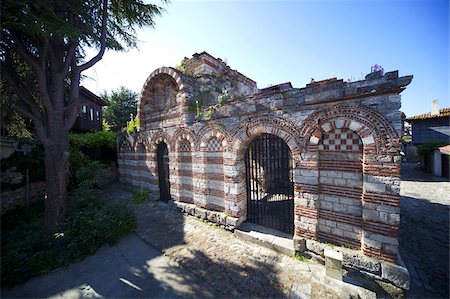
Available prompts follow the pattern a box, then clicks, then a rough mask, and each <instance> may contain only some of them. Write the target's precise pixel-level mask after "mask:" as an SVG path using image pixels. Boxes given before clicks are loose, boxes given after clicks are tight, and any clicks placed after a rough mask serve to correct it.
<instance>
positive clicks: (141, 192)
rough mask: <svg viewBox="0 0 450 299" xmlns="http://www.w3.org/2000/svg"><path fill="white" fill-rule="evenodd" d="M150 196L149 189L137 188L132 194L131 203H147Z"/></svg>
mask: <svg viewBox="0 0 450 299" xmlns="http://www.w3.org/2000/svg"><path fill="white" fill-rule="evenodd" d="M149 198H150V195H149V193H148V190H147V189H144V188H140V189H137V190H134V191H133V193H132V194H131V203H132V204H134V205H139V204H143V203H146V202H147V201H148V200H149Z"/></svg>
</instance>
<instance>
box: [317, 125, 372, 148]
mask: <svg viewBox="0 0 450 299" xmlns="http://www.w3.org/2000/svg"><path fill="white" fill-rule="evenodd" d="M362 146H363V144H362V141H361V138H360V137H359V136H358V134H356V133H355V132H353V131H352V130H349V129H334V130H333V131H332V132H330V133H328V134H324V136H323V137H322V140H321V142H320V143H319V150H322V151H323V150H325V151H344V152H361V151H362Z"/></svg>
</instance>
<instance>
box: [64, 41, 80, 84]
mask: <svg viewBox="0 0 450 299" xmlns="http://www.w3.org/2000/svg"><path fill="white" fill-rule="evenodd" d="M76 48H77V44H76V43H69V45H68V49H67V54H66V60H65V61H64V69H63V71H62V74H63V76H64V77H66V76H67V75H68V74H69V68H70V66H71V65H73V64H72V60H73V59H74V58H75V49H76Z"/></svg>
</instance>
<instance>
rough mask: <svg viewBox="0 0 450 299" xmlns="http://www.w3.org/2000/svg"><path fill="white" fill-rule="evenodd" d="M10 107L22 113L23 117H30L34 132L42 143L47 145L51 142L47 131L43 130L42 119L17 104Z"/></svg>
mask: <svg viewBox="0 0 450 299" xmlns="http://www.w3.org/2000/svg"><path fill="white" fill-rule="evenodd" d="M12 108H13V109H14V110H16V111H17V112H19V113H20V114H22V115H23V116H25V117H28V118H30V119H31V120H32V121H33V124H34V128H35V129H36V134H37V137H38V139H39V141H40V142H42V144H44V145H46V146H49V145H52V144H53V141H52V140H50V138H48V136H47V133H46V131H45V127H44V124H43V123H42V120H41V119H39V118H37V117H35V116H34V114H32V113H30V112H28V111H27V110H26V109H24V108H22V107H20V106H18V105H12Z"/></svg>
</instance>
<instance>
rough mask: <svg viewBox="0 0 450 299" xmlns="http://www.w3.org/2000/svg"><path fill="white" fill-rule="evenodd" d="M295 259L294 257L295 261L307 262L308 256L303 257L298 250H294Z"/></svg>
mask: <svg viewBox="0 0 450 299" xmlns="http://www.w3.org/2000/svg"><path fill="white" fill-rule="evenodd" d="M295 259H296V260H297V261H299V262H303V263H306V262H308V258H307V257H305V256H303V255H301V253H300V252H298V251H296V252H295Z"/></svg>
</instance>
